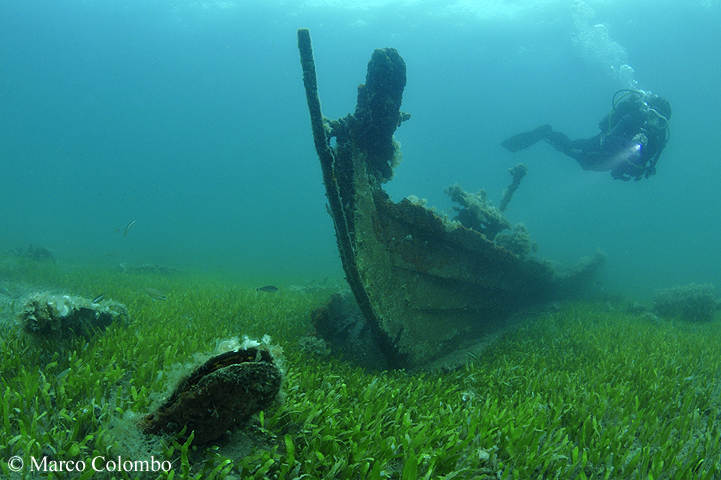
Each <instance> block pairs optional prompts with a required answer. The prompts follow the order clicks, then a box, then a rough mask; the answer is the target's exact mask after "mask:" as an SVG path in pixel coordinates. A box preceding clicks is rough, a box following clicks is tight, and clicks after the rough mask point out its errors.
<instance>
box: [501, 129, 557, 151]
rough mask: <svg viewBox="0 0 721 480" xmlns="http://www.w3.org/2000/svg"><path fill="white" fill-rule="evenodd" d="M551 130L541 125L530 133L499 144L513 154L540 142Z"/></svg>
mask: <svg viewBox="0 0 721 480" xmlns="http://www.w3.org/2000/svg"><path fill="white" fill-rule="evenodd" d="M552 131H553V129H552V128H551V126H550V125H543V126H540V127H538V128H536V129H535V130H531V131H530V132H523V133H519V134H518V135H514V136H512V137H511V138H509V139H506V140H504V141H503V142H501V146H502V147H503V148H505V149H506V150H508V151H509V152H512V153H515V152H518V151H519V150H523V149H524V148H528V147H530V146H531V145H533V144H534V143H536V142H538V141H539V140H542V139H543V138H544V137H545V136H546V135H548V134H549V133H551V132H552Z"/></svg>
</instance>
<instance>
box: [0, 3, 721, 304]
mask: <svg viewBox="0 0 721 480" xmlns="http://www.w3.org/2000/svg"><path fill="white" fill-rule="evenodd" d="M481 3H482V4H483V7H480V6H478V5H480V4H481ZM720 20H721V6H720V5H719V4H718V2H716V1H705V2H693V3H691V2H670V1H666V2H650V1H632V2H621V1H604V2H586V3H585V4H583V3H579V2H576V3H574V2H570V1H538V2H517V3H513V4H510V3H505V2H463V1H459V2H443V1H407V2H397V1H394V2H391V1H387V2H386V1H382V0H379V1H374V2H357V3H353V2H349V1H348V2H346V1H343V2H341V1H338V2H333V1H327V2H321V1H286V2H266V1H248V2H246V1H244V2H241V1H224V2H206V3H202V2H177V1H169V0H162V1H155V2H141V1H119V0H109V1H103V2H100V1H91V2H79V1H72V2H57V1H33V2H4V3H3V4H2V6H0V43H1V45H2V46H1V47H0V57H1V61H0V80H1V81H0V105H1V106H0V111H1V112H2V114H1V115H0V136H1V138H0V158H1V159H2V161H1V162H0V165H1V167H0V168H2V188H0V250H7V249H10V248H16V247H23V248H25V247H27V245H29V244H35V245H41V246H44V247H47V248H49V249H50V250H51V251H52V252H53V254H54V256H55V257H56V258H57V259H58V261H60V262H64V263H89V264H94V263H98V264H119V263H129V264H142V263H158V264H167V265H172V266H174V267H177V268H192V269H199V270H208V271H215V270H219V271H223V272H227V273H229V274H231V275H234V276H237V277H239V278H243V279H246V280H248V279H250V281H251V282H252V283H255V284H257V285H265V284H276V283H277V284H280V285H281V286H282V284H283V283H285V284H288V283H292V282H304V281H310V280H312V279H314V278H315V279H322V278H324V277H326V276H330V277H332V278H341V277H342V275H343V273H342V270H341V266H340V261H339V258H338V254H337V251H336V245H335V239H334V238H333V226H332V222H331V219H330V217H329V216H328V215H327V213H326V209H325V206H324V203H325V196H324V190H323V187H322V184H321V176H320V168H319V165H318V160H317V157H316V154H315V151H314V149H313V143H312V139H311V132H310V126H309V120H308V113H307V109H306V105H305V97H304V92H303V86H302V81H301V71H300V65H299V61H298V53H297V50H296V30H297V29H298V28H309V29H310V31H311V35H312V38H313V43H314V49H315V58H316V65H317V70H318V76H319V88H320V96H321V99H322V102H323V103H322V105H323V110H324V114H325V115H326V116H327V117H330V118H336V117H340V116H344V115H346V114H347V113H349V112H352V110H353V108H354V105H355V95H356V88H357V86H358V84H360V83H363V81H364V78H365V69H366V64H367V61H368V59H369V58H370V55H371V53H372V51H373V49H374V48H378V47H386V46H390V47H395V48H397V49H398V50H399V52H400V54H401V55H402V56H403V58H404V59H405V61H406V63H407V67H408V84H407V87H406V90H405V94H404V104H403V110H404V111H407V112H410V113H411V114H412V115H413V117H412V118H411V120H410V121H408V122H406V123H404V124H403V126H402V127H401V128H400V129H399V130H398V131H397V132H396V138H397V139H398V140H399V141H400V142H401V144H402V150H403V154H404V160H403V163H401V165H400V166H399V167H398V169H397V170H396V178H395V179H394V180H393V181H392V182H390V183H389V184H387V185H386V188H387V190H388V192H389V193H391V194H392V195H393V198H394V199H396V200H400V199H401V198H403V197H405V196H408V195H411V194H413V195H416V196H418V197H421V198H427V199H428V201H429V204H430V205H435V206H437V207H438V208H440V209H442V210H446V211H450V209H451V205H450V201H449V199H448V198H446V197H445V196H444V194H443V189H444V188H445V187H447V186H448V185H451V184H453V183H460V184H461V185H462V186H463V187H464V188H465V189H466V190H468V191H477V190H479V189H481V188H486V190H487V191H488V194H489V198H490V199H492V200H493V201H494V203H495V204H496V205H497V204H498V202H499V201H500V196H501V192H502V190H503V188H505V186H506V185H507V184H508V183H509V181H510V177H509V175H508V172H507V170H508V168H510V167H511V166H513V165H514V164H515V163H517V162H524V163H526V164H527V165H528V168H529V173H528V176H527V177H526V178H525V179H524V182H523V184H522V186H521V188H520V189H519V190H518V192H516V194H515V196H514V199H513V202H512V203H511V205H510V207H509V210H508V211H507V216H508V218H509V220H510V221H511V222H512V223H516V222H519V221H522V222H524V223H525V224H526V225H527V227H528V229H529V232H530V234H531V237H532V238H533V239H534V240H535V241H536V242H538V243H539V245H540V248H539V251H538V255H539V256H541V257H545V258H549V259H552V260H554V261H557V262H560V263H561V264H568V265H570V264H573V263H575V262H576V261H577V260H578V259H579V258H580V257H582V256H585V255H590V254H592V253H593V252H594V251H595V250H596V249H597V248H600V249H601V250H602V251H604V252H606V253H607V254H608V264H607V266H606V268H605V271H604V274H603V276H602V277H603V278H602V279H601V281H602V282H603V285H604V288H606V289H607V290H608V291H609V292H611V293H621V294H623V295H624V296H628V297H631V298H634V299H640V300H645V299H649V298H650V297H651V296H652V294H653V292H654V291H655V290H658V289H662V288H668V287H671V286H673V285H679V284H681V285H683V284H688V283H691V282H695V283H707V282H709V283H715V284H716V285H719V284H721V272H720V271H719V268H718V265H719V263H721V262H720V261H719V260H720V259H719V253H718V239H719V238H720V237H721V222H719V221H718V219H719V218H720V217H721V212H720V209H721V202H720V201H719V193H718V178H719V174H720V173H721V172H720V171H721V166H719V163H718V162H717V161H716V159H717V158H718V151H719V149H721V136H720V135H719V133H718V126H719V125H721V113H720V110H719V109H718V108H717V106H718V105H719V104H721V86H720V85H719V82H718V78H719V76H720V74H721V62H719V57H718V52H717V50H718V49H717V48H716V47H715V46H718V45H721V33H719V30H718V25H719V21H720ZM624 65H628V66H630V67H631V68H632V71H629V70H628V69H627V68H622V67H623V66H624ZM624 72H625V73H624ZM629 72H631V73H629ZM631 82H637V83H636V85H637V87H638V88H642V89H644V90H651V91H653V92H654V93H657V94H660V95H662V96H664V97H666V98H668V99H669V101H670V102H671V105H672V107H673V112H674V113H673V117H672V119H671V140H670V142H669V144H668V147H667V148H666V150H665V151H664V153H663V155H662V157H661V159H660V161H659V163H658V166H657V168H658V174H657V175H656V176H654V177H652V178H650V179H648V180H642V181H640V182H638V183H635V182H630V183H625V182H620V181H614V180H612V179H611V177H610V175H609V174H608V173H595V172H586V171H582V170H581V169H580V168H579V167H578V165H576V163H575V162H574V161H573V160H571V159H569V158H566V157H564V156H563V155H561V154H560V153H558V152H556V151H554V150H553V149H552V148H550V147H549V146H548V145H545V144H539V145H536V146H534V147H533V148H530V149H528V150H526V151H523V152H520V153H517V154H515V155H511V154H509V153H508V152H506V151H505V150H504V149H502V148H501V147H500V142H501V141H502V140H503V139H505V138H507V137H508V136H510V135H513V134H515V133H518V132H520V131H524V130H528V129H530V128H534V127H536V126H538V125H541V124H544V123H551V124H552V125H553V126H554V128H555V129H557V130H560V131H563V132H565V133H567V134H568V135H569V136H571V137H572V138H577V137H590V136H593V135H595V134H596V133H597V123H598V121H599V120H600V119H601V118H602V117H603V116H604V115H605V114H606V113H607V112H608V110H609V109H610V106H611V97H612V95H613V93H614V92H615V91H616V90H618V89H620V88H625V87H627V86H629V84H630V83H631ZM131 221H135V223H134V224H133V226H132V228H131V229H129V230H128V232H127V235H125V236H124V235H123V233H124V231H125V229H126V226H127V225H128V224H129V223H130V222H131Z"/></svg>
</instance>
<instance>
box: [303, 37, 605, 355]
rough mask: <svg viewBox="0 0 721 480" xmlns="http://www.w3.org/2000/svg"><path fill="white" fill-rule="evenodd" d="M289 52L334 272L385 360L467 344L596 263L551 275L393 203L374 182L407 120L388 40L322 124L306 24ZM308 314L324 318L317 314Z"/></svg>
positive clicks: (394, 158)
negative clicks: (351, 94) (335, 115)
mask: <svg viewBox="0 0 721 480" xmlns="http://www.w3.org/2000/svg"><path fill="white" fill-rule="evenodd" d="M298 48H299V51H300V57H301V65H302V68H303V81H304V85H305V91H306V98H307V101H308V109H309V112H310V117H311V126H312V130H313V139H314V142H315V147H316V151H317V153H318V157H319V159H320V163H321V170H322V173H323V183H324V185H325V188H326V195H327V197H328V205H329V212H330V214H331V216H332V217H333V223H334V226H335V232H336V239H337V242H338V250H339V252H340V256H341V261H342V263H343V269H344V270H345V273H346V278H347V281H348V284H349V285H350V288H351V291H352V292H353V296H354V297H355V300H356V302H357V304H358V307H359V308H360V311H361V312H362V317H363V319H364V320H365V322H367V325H368V327H369V328H368V329H367V330H368V331H369V332H370V333H369V334H370V336H371V337H372V339H373V341H374V342H375V343H376V344H377V346H378V347H379V348H378V349H377V351H380V352H382V354H383V355H384V356H385V365H386V366H387V367H388V368H413V367H418V366H422V365H424V364H427V363H429V362H431V361H433V360H435V359H437V358H439V357H441V356H443V355H445V354H448V353H450V352H451V351H453V350H455V349H456V348H458V346H459V345H460V344H461V343H465V344H467V343H468V342H469V341H470V340H479V339H481V338H482V337H484V336H485V335H488V334H490V333H492V332H495V331H497V330H498V329H500V328H503V325H504V320H503V319H504V318H507V317H508V316H510V315H512V314H514V313H516V312H518V311H519V310H521V309H524V308H527V307H528V306H531V305H533V304H537V303H540V302H545V301H548V300H553V299H557V298H559V297H561V296H563V295H565V294H567V293H568V291H569V287H571V286H573V287H574V288H576V287H579V286H580V285H582V284H583V280H586V279H588V278H590V277H592V276H593V273H594V272H595V271H596V270H597V268H598V267H599V266H600V265H601V264H602V263H603V258H602V256H600V255H597V256H596V257H594V259H592V260H590V261H587V262H586V263H585V264H583V265H582V267H581V268H579V269H577V270H575V271H573V272H570V273H567V274H560V273H559V272H557V271H556V270H555V269H554V268H552V267H551V266H550V265H549V264H548V263H546V262H541V261H538V260H535V259H532V258H529V257H527V256H524V255H521V254H518V253H514V252H512V251H511V249H509V248H504V247H502V246H499V245H498V244H497V243H496V242H494V241H493V240H494V237H495V235H496V234H495V233H494V234H493V236H490V232H485V233H486V234H484V232H483V231H482V229H476V230H474V229H471V228H467V226H464V224H463V222H462V220H463V219H462V218H461V219H460V221H448V220H445V219H443V218H441V217H439V216H438V215H436V214H435V213H434V212H433V211H432V210H430V209H427V208H425V207H424V206H422V205H420V204H418V203H413V202H411V201H409V200H408V199H404V200H402V201H401V202H398V203H396V202H393V201H392V200H391V199H390V197H389V196H388V194H387V193H386V192H385V191H384V190H383V188H382V185H383V183H385V182H387V181H388V180H390V179H391V177H392V176H393V168H394V167H395V166H396V165H397V163H398V161H399V160H400V146H399V144H398V143H397V142H395V140H394V139H393V133H394V132H395V129H396V128H397V127H398V126H400V124H401V122H403V121H404V120H407V119H408V118H409V117H410V115H408V114H406V113H403V112H401V111H400V106H401V100H402V96H403V89H404V88H405V84H406V68H405V63H404V62H403V59H402V58H401V56H400V55H399V54H398V52H397V51H396V50H395V49H392V48H383V49H377V50H375V51H374V52H373V55H372V57H371V60H370V62H369V63H368V73H367V76H366V82H365V84H363V85H360V86H359V87H358V102H357V106H356V109H355V112H354V113H353V114H352V115H347V116H346V117H344V118H341V119H338V120H331V121H329V120H328V119H326V118H325V117H323V114H322V112H321V108H320V100H319V97H318V92H317V79H316V73H315V64H314V60H313V52H312V47H311V41H310V33H309V32H308V30H305V29H301V30H299V31H298ZM331 138H335V146H333V147H331V142H330V140H331ZM524 168H525V167H524ZM519 169H520V167H518V168H516V169H515V170H514V169H512V171H511V174H512V176H513V178H514V182H513V183H512V184H511V186H509V190H508V191H509V196H508V199H509V200H510V195H512V193H513V191H514V190H515V189H516V188H517V187H518V183H520V178H522V175H520V174H519ZM523 173H524V174H525V170H524V172H523ZM519 175H520V178H518V177H519ZM454 192H455V193H457V194H460V193H459V192H458V191H456V190H454ZM462 193H465V192H462ZM471 197H472V196H467V197H464V198H468V199H469V200H468V204H467V205H465V206H463V205H462V206H463V210H464V211H465V214H464V215H465V216H466V217H468V216H469V215H470V216H475V217H477V218H478V219H480V220H479V221H480V223H481V224H483V222H484V219H486V221H487V217H488V216H489V215H488V214H489V212H492V213H493V215H496V216H500V217H501V218H502V213H499V211H498V210H497V209H495V208H493V207H492V206H490V204H489V203H486V202H485V193H484V192H483V198H479V199H475V200H474V199H473V198H471ZM504 198H505V196H504ZM474 202H475V203H474ZM506 204H507V201H505V203H503V206H504V208H505V205H506ZM474 209H475V210H474ZM484 209H485V210H484ZM461 213H462V212H461V209H459V217H460V216H461ZM479 215H480V216H479ZM457 218H458V217H457ZM506 223H507V222H506ZM503 228H508V227H503ZM479 230H481V231H479ZM522 230H523V232H525V227H524V229H522ZM514 231H515V230H514ZM523 232H521V233H520V234H522V233H523ZM520 234H519V235H520ZM489 237H490V238H489ZM317 321H321V322H322V321H327V322H333V321H334V320H333V319H332V318H328V319H326V320H323V319H322V318H321V316H319V317H318V319H317ZM332 330H333V329H332V328H319V331H332ZM327 340H329V339H327Z"/></svg>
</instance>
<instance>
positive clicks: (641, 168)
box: [501, 90, 671, 181]
mask: <svg viewBox="0 0 721 480" xmlns="http://www.w3.org/2000/svg"><path fill="white" fill-rule="evenodd" d="M619 94H622V95H620V96H619ZM617 97H618V98H617ZM670 118H671V104H670V103H669V102H668V100H666V99H665V98H663V97H659V96H658V95H654V94H652V93H651V92H644V91H642V90H619V91H618V92H616V93H615V94H614V95H613V98H612V108H611V112H610V113H609V114H607V115H606V116H605V117H604V118H603V120H601V122H600V123H599V124H598V127H599V128H600V129H601V133H599V134H598V135H596V136H595V137H592V138H582V139H578V140H571V139H569V138H568V137H567V136H566V135H564V134H563V133H561V132H555V131H554V130H553V128H551V126H550V125H543V126H541V127H538V128H536V129H535V130H532V131H530V132H524V133H519V134H518V135H514V136H513V137H511V138H509V139H507V140H505V141H503V142H502V143H501V145H502V146H503V147H504V148H506V149H507V150H509V151H510V152H518V151H519V150H523V149H524V148H527V147H530V146H531V145H533V144H534V143H536V142H538V141H539V140H545V141H546V142H548V143H550V144H551V146H553V148H555V149H556V150H558V151H560V152H563V153H564V154H566V155H568V156H569V157H572V158H574V159H575V160H576V161H577V162H578V164H579V165H581V168H583V169H584V170H593V171H596V172H607V171H609V170H610V171H611V175H612V176H613V178H615V179H620V180H624V181H628V180H630V179H632V178H634V179H635V180H636V181H638V180H641V178H644V177H645V178H648V177H650V176H651V175H654V174H655V173H656V162H658V158H659V157H660V156H661V152H663V149H664V148H665V147H666V143H668V140H669V137H670V131H669V128H668V121H669V119H670Z"/></svg>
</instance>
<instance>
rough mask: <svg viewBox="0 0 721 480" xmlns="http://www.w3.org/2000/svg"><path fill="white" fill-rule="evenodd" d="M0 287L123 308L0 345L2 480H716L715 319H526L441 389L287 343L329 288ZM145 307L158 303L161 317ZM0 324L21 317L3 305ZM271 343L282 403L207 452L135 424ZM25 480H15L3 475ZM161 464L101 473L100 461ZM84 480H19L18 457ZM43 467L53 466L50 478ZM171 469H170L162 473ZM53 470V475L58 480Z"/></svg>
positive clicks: (198, 283) (10, 331)
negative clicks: (217, 367) (279, 365)
mask: <svg viewBox="0 0 721 480" xmlns="http://www.w3.org/2000/svg"><path fill="white" fill-rule="evenodd" d="M0 280H2V281H5V282H13V283H14V284H19V283H21V282H22V283H24V284H27V285H29V286H37V287H38V288H46V289H54V290H57V291H58V292H65V293H69V294H73V295H81V296H84V297H86V298H94V297H95V296H97V295H98V294H99V293H102V292H106V298H112V299H113V300H116V301H119V302H122V303H124V304H125V305H126V306H127V308H128V311H129V314H130V323H129V324H128V325H121V324H113V325H111V326H110V327H109V328H107V329H106V330H105V331H104V332H98V333H96V334H95V335H94V336H93V337H91V338H89V339H88V338H82V337H77V338H74V339H72V340H70V341H65V342H63V343H56V342H54V341H51V340H38V339H36V338H33V337H30V336H28V335H26V334H23V333H21V332H20V330H19V328H18V326H17V325H15V324H14V323H12V322H9V321H5V322H4V323H2V324H1V325H2V328H1V330H0V362H1V363H2V370H1V372H2V373H1V377H0V379H1V380H0V391H1V392H2V399H3V400H2V406H1V411H0V431H1V432H2V435H0V457H2V462H0V477H3V478H11V479H12V478H58V479H62V478H81V479H90V478H118V479H121V478H122V479H125V478H167V479H191V478H193V479H196V478H197V479H221V478H226V479H262V478H269V479H293V478H305V479H316V478H317V479H321V478H322V479H331V478H338V479H383V478H392V479H402V480H410V479H416V478H419V479H420V478H423V479H451V478H454V479H554V478H559V479H608V478H611V479H640V480H646V479H702V480H707V479H713V478H719V475H721V473H720V472H721V469H720V468H719V462H721V427H720V425H719V421H720V419H718V413H719V405H720V401H719V400H720V396H721V386H719V385H721V382H720V381H719V376H720V374H721V328H719V325H720V322H719V313H718V312H716V315H715V317H714V319H713V321H711V322H705V323H686V322H681V321H674V320H658V319H656V318H654V317H652V316H648V315H647V316H641V315H632V314H627V313H621V312H622V307H623V306H622V305H618V306H616V307H617V308H608V305H606V306H605V308H604V306H602V305H600V304H596V303H593V304H585V303H568V304H563V305H560V306H559V308H558V309H556V310H555V311H554V312H553V313H548V314H543V315H538V316H533V317H530V316H529V317H528V318H527V319H525V320H524V321H523V322H522V323H521V325H520V326H519V327H517V328H515V329H514V330H513V331H512V332H511V333H509V334H508V335H506V336H505V337H504V338H503V339H501V340H500V341H499V342H498V343H497V344H495V345H494V346H492V347H490V348H489V349H488V350H487V351H486V352H485V353H484V355H482V356H481V357H479V358H472V359H470V360H471V362H470V363H469V364H468V365H467V366H465V367H463V368H461V369H459V370H456V371H452V372H435V373H409V372H403V371H393V372H366V371H363V370H362V369H360V368H357V367H354V366H352V365H350V364H348V363H347V362H345V361H344V360H343V359H342V358H334V357H333V356H325V357H321V356H317V355H315V354H313V353H311V352H309V351H307V350H303V349H302V348H301V347H300V346H299V344H298V340H299V339H300V338H301V337H304V336H306V335H308V334H309V333H310V332H312V325H311V312H312V311H313V309H315V308H318V307H320V306H322V305H323V304H324V303H325V302H326V301H327V300H328V297H329V295H330V294H331V293H332V291H333V290H332V289H328V288H326V289H289V288H285V286H284V285H283V284H282V279H281V284H280V285H278V286H279V287H280V290H279V291H278V292H275V293H264V292H258V291H256V288H255V287H258V286H260V285H241V284H239V283H237V282H231V281H229V280H228V279H226V278H221V277H219V276H215V275H210V274H191V273H182V274H176V275H165V276H164V275H155V274H138V273H127V272H122V271H119V270H118V269H117V268H112V267H92V268H90V267H74V268H69V267H60V266H58V265H56V264H36V263H33V262H27V263H26V264H25V263H20V264H15V265H13V266H12V267H10V266H7V265H6V266H3V267H2V269H0ZM144 288H153V289H157V290H159V291H162V292H163V293H164V294H165V295H166V296H167V300H166V301H159V300H156V299H153V298H150V297H149V296H148V295H145V294H144V293H143V289H144ZM1 308H2V311H0V315H1V316H2V317H3V318H4V319H9V318H11V317H12V316H13V314H14V312H15V310H16V309H17V308H18V306H17V305H14V304H5V305H3V306H2V307H1ZM266 334H267V335H270V336H271V337H272V343H273V344H278V345H280V346H281V347H282V348H283V351H284V355H285V368H286V370H287V373H286V376H285V380H284V387H283V392H284V393H283V398H282V401H281V402H280V403H279V404H278V405H277V407H275V408H273V409H270V410H269V411H264V412H262V413H260V414H259V415H257V416H256V417H254V419H253V420H252V421H251V422H250V424H248V425H247V426H245V427H244V428H243V429H242V430H241V431H238V432H235V433H233V434H229V435H228V436H227V438H224V439H223V441H221V442H217V445H210V446H208V445H204V446H199V447H196V446H193V445H192V444H191V441H192V436H191V440H189V441H187V442H179V441H178V440H176V439H173V438H169V437H165V438H158V437H147V436H144V435H142V434H141V433H140V432H139V431H138V429H137V428H136V426H135V423H136V422H137V421H138V420H139V419H140V418H142V416H143V415H145V414H147V413H149V412H150V410H151V408H152V406H153V404H154V402H156V403H157V401H158V399H159V398H160V397H161V396H162V395H163V394H164V393H163V392H167V388H168V384H169V383H172V382H173V380H177V376H178V375H179V372H181V371H182V367H179V365H183V364H189V363H191V362H192V361H193V355H195V354H198V353H207V352H209V351H211V350H213V348H214V347H215V345H216V343H217V341H218V340H221V339H226V338H229V337H234V336H242V335H248V336H249V337H251V338H256V339H260V338H261V337H262V336H263V335H266ZM13 456H19V457H20V458H22V459H23V460H24V461H25V466H26V467H25V468H24V469H22V470H21V471H20V472H13V471H11V468H10V466H9V464H8V459H10V458H11V457H13ZM118 456H120V457H121V458H122V459H131V460H137V459H140V460H143V459H146V458H147V459H149V458H150V457H151V456H153V458H154V459H156V460H159V461H166V460H167V461H168V462H170V465H172V469H171V470H169V471H167V472H163V471H156V472H135V471H132V472H126V471H107V470H105V471H100V472H96V471H94V470H93V469H91V468H90V461H91V459H93V458H96V457H104V458H105V459H117V457H118ZM43 457H45V458H46V462H48V463H46V465H47V466H48V469H49V468H50V466H55V468H56V470H57V469H58V468H59V466H60V465H61V464H60V463H59V462H61V461H69V460H74V461H78V460H83V461H85V462H87V466H86V468H85V470H84V471H83V472H77V471H73V472H70V471H45V472H40V473H39V472H31V471H29V467H28V465H29V464H30V462H31V460H30V459H31V458H34V459H41V458H43ZM53 462H55V463H53ZM166 465H167V464H166ZM66 466H67V465H66Z"/></svg>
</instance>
